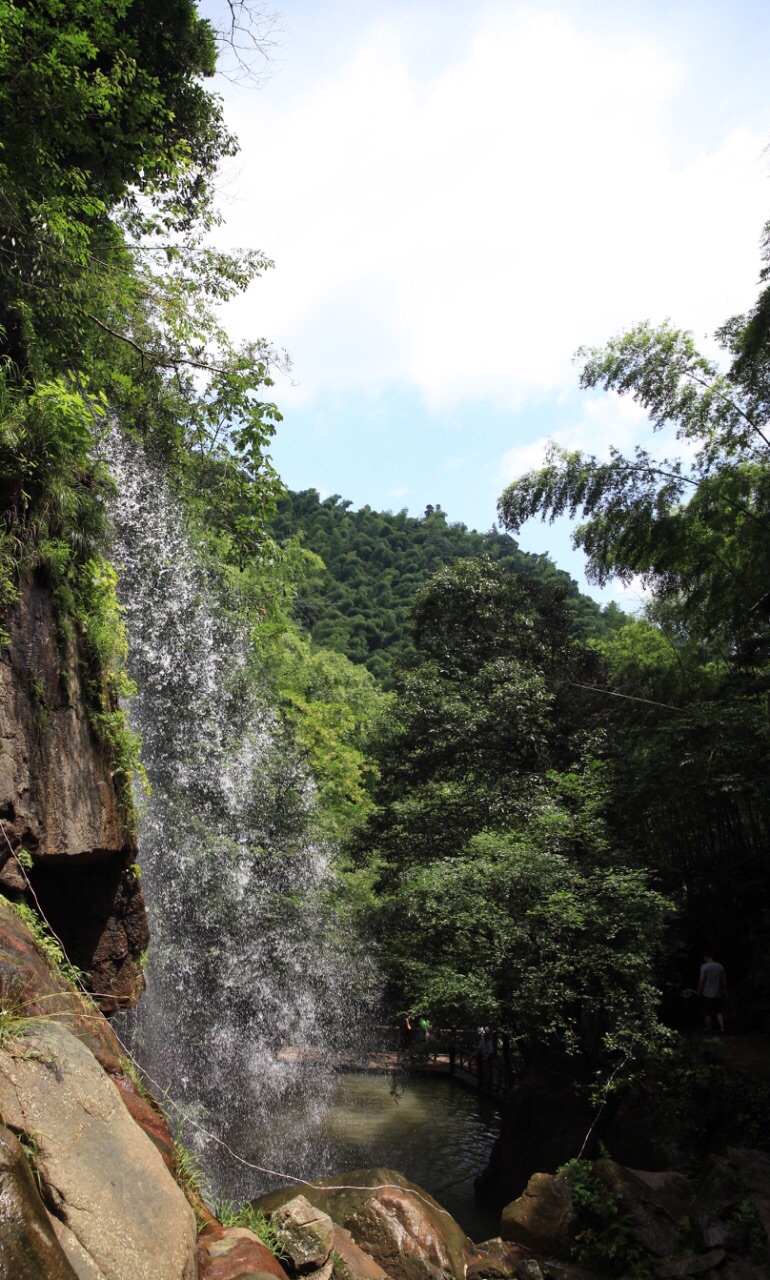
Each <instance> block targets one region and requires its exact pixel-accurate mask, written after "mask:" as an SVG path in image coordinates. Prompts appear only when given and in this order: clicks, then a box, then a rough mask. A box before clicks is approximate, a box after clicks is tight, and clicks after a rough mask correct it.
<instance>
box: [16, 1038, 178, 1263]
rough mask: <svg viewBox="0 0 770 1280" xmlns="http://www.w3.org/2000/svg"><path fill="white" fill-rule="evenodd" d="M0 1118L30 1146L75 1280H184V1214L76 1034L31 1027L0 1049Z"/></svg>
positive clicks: (161, 1168) (152, 1151)
mask: <svg viewBox="0 0 770 1280" xmlns="http://www.w3.org/2000/svg"><path fill="white" fill-rule="evenodd" d="M0 1111H2V1114H3V1117H4V1118H5V1120H6V1123H7V1125H8V1127H9V1128H10V1129H11V1130H15V1131H17V1132H19V1133H25V1134H27V1135H28V1142H29V1141H33V1142H34V1145H33V1148H32V1161H33V1164H34V1167H35V1170H36V1172H37V1177H38V1179H39V1185H40V1192H41V1196H42V1199H43V1203H44V1205H45V1208H46V1209H47V1210H48V1218H49V1221H50V1223H51V1225H52V1227H53V1230H54V1233H55V1235H56V1238H57V1240H58V1242H59V1244H60V1246H61V1249H62V1250H63V1252H64V1254H65V1255H66V1257H67V1258H68V1259H69V1262H70V1264H71V1267H72V1270H73V1271H74V1272H75V1273H76V1275H77V1276H79V1277H81V1280H86V1278H88V1280H91V1277H92V1276H93V1277H97V1276H98V1277H104V1278H105V1280H194V1277H195V1276H196V1227H195V1218H194V1216H193V1212H192V1210H191V1208H190V1206H189V1205H188V1204H187V1201H186V1200H185V1198H184V1196H183V1194H182V1192H181V1191H180V1189H179V1187H178V1186H177V1185H176V1183H175V1182H174V1181H173V1179H172V1178H171V1177H170V1176H169V1174H168V1171H167V1169H166V1167H165V1165H164V1163H163V1159H162V1157H161V1155H160V1153H159V1152H158V1150H157V1149H156V1147H155V1146H154V1145H153V1143H152V1142H151V1141H150V1139H149V1138H148V1137H147V1136H146V1134H145V1133H143V1132H142V1130H141V1129H140V1128H139V1126H138V1125H136V1124H135V1123H134V1121H133V1120H132V1118H131V1116H130V1115H129V1113H128V1111H127V1109H126V1108H125V1107H124V1105H123V1102H122V1100H121V1096H120V1093H119V1092H118V1090H117V1089H116V1087H115V1085H114V1083H113V1082H112V1080H110V1079H109V1077H108V1076H107V1074H106V1073H105V1072H104V1070H103V1069H102V1068H101V1066H100V1065H99V1063H98V1062H97V1061H96V1059H95V1058H94V1056H93V1054H92V1053H90V1052H89V1050H88V1049H87V1048H86V1047H85V1045H84V1044H83V1043H82V1042H81V1041H80V1040H79V1039H78V1038H77V1037H76V1036H74V1035H73V1034H72V1033H71V1032H70V1031H68V1030H67V1029H66V1028H65V1027H63V1026H61V1025H59V1024H58V1023H57V1022H54V1021H51V1020H48V1021H40V1022H39V1023H34V1024H32V1026H29V1027H27V1028H26V1029H25V1030H24V1032H23V1034H22V1035H21V1036H20V1037H19V1038H17V1039H15V1040H11V1041H9V1042H7V1043H6V1046H5V1047H4V1048H0ZM44 1274H45V1273H44ZM64 1274H65V1275H66V1272H65V1273H64Z"/></svg>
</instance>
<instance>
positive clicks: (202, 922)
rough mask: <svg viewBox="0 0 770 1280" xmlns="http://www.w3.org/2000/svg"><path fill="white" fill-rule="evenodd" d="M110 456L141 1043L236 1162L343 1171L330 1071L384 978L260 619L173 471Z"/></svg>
mask: <svg viewBox="0 0 770 1280" xmlns="http://www.w3.org/2000/svg"><path fill="white" fill-rule="evenodd" d="M107 452H108V460H109V463H110V466H111V468H112V471H113V474H114V475H115V478H116V480H117V483H118V497H117V499H116V503H115V509H114V515H113V518H114V523H115V528H116V539H115V546H114V550H113V558H114V560H115V563H116V564H117V566H118V568H119V573H120V581H119V594H120V598H121V601H122V604H123V607H124V609H125V614H126V623H127V628H128V634H129V644H130V659H129V667H130V672H131V675H132V678H133V679H134V680H135V681H136V684H137V688H138V692H137V695H136V697H135V698H134V699H133V700H132V702H131V706H130V718H131V721H132V723H133V725H134V727H135V728H136V729H137V730H138V731H139V732H140V734H141V735H142V739H143V759H144V763H145V767H146V769H147V773H148V776H149V779H150V783H151V786H152V795H151V797H150V798H149V799H148V800H145V801H143V802H142V810H143V812H142V816H141V820H140V829H139V844H140V862H141V865H142V869H143V879H142V885H143V888H144V891H145V896H146V899H147V905H148V912H149V916H150V927H151V931H152V942H151V949H150V964H149V969H148V974H147V993H146V994H145V996H144V998H143V999H142V1000H141V1001H140V1004H139V1006H138V1008H137V1010H135V1011H134V1012H133V1013H132V1014H131V1015H129V1016H128V1019H127V1020H128V1024H129V1026H128V1034H129V1035H130V1037H131V1042H132V1046H133V1048H134V1051H135V1053H136V1056H137V1057H138V1059H139V1061H140V1062H141V1063H143V1064H144V1065H145V1066H146V1068H147V1070H148V1071H149V1072H150V1073H151V1074H152V1076H153V1077H154V1078H155V1079H156V1080H159V1081H160V1082H161V1083H162V1084H163V1085H164V1086H165V1087H167V1088H168V1089H169V1091H170V1093H171V1096H172V1097H173V1098H174V1099H175V1100H177V1101H179V1102H181V1103H182V1104H184V1105H185V1107H186V1108H188V1109H189V1111H190V1114H197V1115H199V1116H200V1117H201V1118H202V1119H204V1120H205V1124H206V1127H208V1128H209V1129H212V1130H213V1131H215V1132H217V1133H218V1134H219V1135H220V1136H221V1137H223V1138H224V1139H226V1141H227V1142H229V1143H230V1144H231V1145H232V1146H234V1147H235V1148H236V1149H238V1150H240V1152H241V1154H243V1155H244V1156H246V1157H247V1158H248V1159H250V1160H254V1161H256V1162H258V1163H261V1164H264V1165H268V1166H270V1167H273V1168H283V1169H285V1170H286V1171H287V1172H289V1173H293V1174H296V1175H297V1176H301V1177H307V1176H317V1175H319V1174H321V1173H324V1172H329V1169H328V1163H327V1153H326V1152H325V1151H324V1150H323V1147H322V1145H321V1144H320V1139H319V1137H318V1133H319V1129H318V1125H319V1122H320V1119H321V1117H322V1114H323V1110H324V1106H325V1102H326V1099H327V1098H328V1095H329V1091H330V1087H331V1083H332V1080H333V1076H332V1071H331V1066H332V1061H333V1057H334V1054H335V1052H336V1051H337V1049H338V1048H340V1047H342V1046H343V1045H344V1047H345V1048H346V1049H349V1048H350V1045H351V1041H352V1040H353V1038H354V1036H355V1029H354V1026H355V1023H356V1011H357V1009H359V1008H360V1005H361V1000H360V996H361V992H362V989H363V988H364V987H365V986H366V985H367V983H368V982H370V981H371V971H370V970H369V968H368V966H367V964H366V963H365V962H364V961H363V959H362V957H361V956H360V955H356V954H353V953H352V949H351V947H350V944H349V942H347V943H345V944H344V945H343V942H342V940H341V930H339V929H338V928H337V926H336V921H335V915H334V905H333V903H334V887H335V881H334V875H333V872H332V870H331V867H330V854H329V850H328V848H327V847H326V845H325V844H324V843H323V842H322V841H320V840H318V839H317V838H314V836H313V827H314V803H315V801H314V792H313V787H312V784H311V782H310V781H309V779H308V777H307V775H306V774H305V772H304V771H303V769H302V767H301V764H300V762H299V760H298V756H297V753H296V751H295V749H294V747H293V745H292V743H291V741H290V739H289V737H288V735H287V734H286V732H285V731H283V730H282V728H281V726H280V724H279V722H278V720H277V718H276V716H275V714H274V713H273V711H272V710H271V709H270V707H269V704H268V699H267V696H266V693H265V689H264V687H263V686H261V685H260V682H259V679H258V678H257V672H256V670H255V659H254V656H253V652H252V647H251V645H250V637H249V630H248V626H247V624H246V623H244V621H243V618H242V617H241V618H240V619H239V618H238V616H237V611H236V610H228V608H227V607H226V603H225V599H224V597H225V594H226V592H225V589H224V587H223V585H222V583H221V581H218V580H217V578H216V575H215V574H214V572H213V571H212V570H211V568H210V567H207V565H206V560H205V557H204V556H203V554H202V552H201V548H200V545H199V544H198V543H197V542H196V539H195V537H194V536H193V535H192V534H191V532H190V529H189V527H188V525H187V523H186V521H185V518H184V515H183V513H182V510H181V508H180V505H179V503H178V502H177V500H176V499H175V497H174V495H173V494H172V492H171V490H170V488H169V486H168V484H167V483H166V481H165V480H164V478H163V475H162V473H161V471H160V469H159V468H156V467H154V466H152V465H151V464H150V463H148V461H147V460H146V458H145V457H144V455H143V453H142V452H141V450H140V449H139V448H138V447H137V446H135V445H133V444H129V443H127V442H125V441H123V440H120V439H119V438H118V437H117V435H115V436H113V438H112V439H111V440H110V442H109V444H108V446H107ZM288 1111H292V1112H293V1113H295V1114H293V1115H292V1121H291V1123H290V1124H284V1122H283V1120H282V1117H286V1115H287V1112H288ZM296 1113H299V1114H300V1115H301V1123H299V1124H298V1123H297V1114H296ZM202 1155H203V1159H204V1165H205V1168H206V1175H207V1181H208V1184H209V1186H210V1188H211V1190H212V1192H213V1193H214V1194H216V1195H219V1196H227V1197H234V1198H237V1199H239V1200H243V1199H245V1198H247V1197H249V1196H253V1195H255V1194H257V1193H258V1192H259V1191H260V1190H262V1189H264V1184H260V1183H259V1181H258V1180H257V1179H256V1176H255V1175H250V1174H248V1173H247V1172H244V1170H243V1169H242V1168H239V1167H238V1166H237V1165H235V1164H233V1162H231V1161H229V1160H228V1158H227V1157H226V1156H225V1155H224V1154H223V1153H222V1152H221V1151H219V1150H218V1149H217V1148H216V1146H214V1145H213V1144H211V1146H210V1148H209V1149H208V1150H207V1149H205V1148H204V1149H203V1150H202Z"/></svg>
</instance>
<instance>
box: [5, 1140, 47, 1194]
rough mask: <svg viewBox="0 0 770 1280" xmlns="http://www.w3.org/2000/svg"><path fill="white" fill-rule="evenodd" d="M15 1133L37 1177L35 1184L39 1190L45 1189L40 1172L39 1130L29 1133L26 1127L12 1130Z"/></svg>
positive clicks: (33, 1173) (32, 1171)
mask: <svg viewBox="0 0 770 1280" xmlns="http://www.w3.org/2000/svg"><path fill="white" fill-rule="evenodd" d="M12 1132H14V1133H15V1135H16V1138H17V1141H18V1143H19V1146H20V1147H21V1150H22V1153H23V1155H24V1158H25V1159H26V1161H27V1164H28V1165H29V1167H30V1170H31V1173H32V1177H33V1178H34V1179H35V1186H36V1187H37V1189H38V1191H39V1192H42V1190H43V1177H42V1174H41V1172H40V1163H39V1161H40V1145H39V1143H38V1140H37V1136H36V1134H37V1132H38V1131H37V1130H33V1132H32V1133H27V1131H26V1130H25V1129H16V1130H12Z"/></svg>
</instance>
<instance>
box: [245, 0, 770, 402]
mask: <svg viewBox="0 0 770 1280" xmlns="http://www.w3.org/2000/svg"><path fill="white" fill-rule="evenodd" d="M474 22H475V28H474V30H473V32H472V35H471V37H470V38H469V40H468V41H467V43H465V44H464V45H462V46H461V47H460V48H457V47H456V46H455V48H454V51H453V53H452V54H451V56H450V57H449V58H448V59H444V61H443V63H442V62H441V60H440V59H436V58H433V59H432V60H429V61H426V62H421V60H420V58H419V57H418V56H416V55H415V52H414V48H413V47H412V46H411V45H410V40H411V36H412V34H413V33H412V28H411V27H410V25H409V24H408V23H406V24H404V23H402V22H400V21H399V20H397V19H396V18H394V19H393V21H392V22H388V21H385V22H382V23H380V24H379V25H378V26H376V27H375V28H373V29H371V30H370V32H369V34H368V35H367V36H366V38H362V39H361V40H360V42H359V43H358V44H357V46H356V47H355V48H353V49H350V48H348V47H347V46H346V47H345V51H344V52H341V53H339V54H333V55H330V56H319V58H318V62H317V65H316V67H315V68H312V69H308V66H307V64H304V65H303V74H304V78H302V77H299V76H298V75H295V78H294V80H291V74H292V73H291V72H290V69H289V68H288V67H287V68H285V69H284V70H283V71H282V72H281V73H280V74H281V75H289V81H288V82H287V86H286V88H285V89H284V90H283V91H282V92H280V93H273V90H274V86H275V85H276V84H277V81H273V82H271V84H270V85H268V87H267V88H266V89H265V90H263V91H262V93H261V94H259V95H253V96H252V97H250V98H248V99H246V98H245V97H243V96H242V95H234V96H231V106H232V107H233V108H234V111H231V112H230V116H231V118H232V122H233V125H234V127H235V130H236V132H237V133H238V134H239V136H240V138H241V141H242V144H243V152H242V155H241V157H240V160H239V163H240V166H241V167H240V176H239V177H238V179H237V181H234V183H233V185H234V186H235V187H237V189H238V194H239V195H240V197H241V199H240V200H239V201H237V202H235V203H234V204H233V205H232V207H230V208H229V209H228V210H227V216H228V224H229V231H228V238H229V239H230V240H231V241H232V242H236V243H254V242H255V240H256V241H257V242H258V243H259V245H260V247H262V248H264V249H265V251H266V252H268V253H269V254H270V255H271V256H273V257H274V258H275V259H276V261H277V270H276V272H274V273H272V275H271V277H269V278H268V279H266V280H265V281H263V282H261V283H259V284H258V286H257V287H256V288H255V289H254V290H253V291H252V292H251V293H250V294H249V295H248V296H247V298H245V299H244V300H243V301H242V302H240V303H238V304H237V305H235V306H234V307H233V309H232V314H231V320H230V323H231V325H232V327H233V328H234V329H235V330H236V331H241V332H243V333H246V332H252V333H253V332H254V331H256V332H257V333H259V334H263V333H264V334H266V335H268V336H269V337H271V338H272V339H273V340H274V341H276V342H277V343H279V344H280V345H282V346H286V347H288V349H289V350H290V352H291V354H292V356H293V358H294V368H295V376H296V378H297V379H298V382H299V386H298V387H297V388H295V389H287V390H286V391H285V392H284V391H282V393H281V398H282V403H284V404H286V405H287V407H288V406H289V405H290V404H291V403H292V401H296V400H302V399H312V398H314V397H316V396H319V395H321V394H328V393H329V391H330V390H331V391H334V390H337V389H339V390H344V389H350V388H356V389H360V388H371V389H373V390H376V389H380V388H382V387H383V386H385V385H388V384H391V383H393V382H400V383H402V384H405V385H411V386H412V387H417V388H418V389H419V390H420V392H421V393H422V395H423V396H424V397H425V400H426V402H427V403H428V404H429V405H431V406H433V407H436V408H443V407H445V406H447V405H450V404H454V403H457V402H459V401H462V400H463V399H468V398H475V399H479V398H484V399H490V400H493V401H496V402H497V403H499V404H501V405H504V406H510V407H518V406H520V405H521V404H522V403H524V402H525V401H526V400H527V399H531V398H533V397H534V398H543V397H545V396H547V395H548V394H551V393H553V392H554V391H555V390H556V391H558V390H559V389H563V388H566V387H572V386H574V381H575V373H574V369H573V367H572V365H571V356H572V353H573V352H574V350H575V348H576V347H577V346H578V345H579V344H580V343H581V342H592V341H601V340H603V339H604V338H606V337H607V336H609V334H610V333H611V332H613V331H615V330H616V329H618V328H620V327H622V326H623V325H626V324H628V323H631V322H632V321H634V320H637V319H642V318H645V317H646V316H650V317H652V318H653V319H662V318H663V317H664V316H665V315H667V314H671V315H672V316H674V317H675V318H676V319H677V321H679V322H681V323H683V324H686V325H689V326H692V327H694V328H695V329H696V330H697V331H698V332H701V331H703V330H707V329H712V328H713V327H714V326H715V325H716V324H717V323H719V321H720V320H722V319H723V318H725V316H726V315H727V314H729V313H730V312H731V311H732V310H735V309H739V308H740V307H742V306H745V305H746V304H747V303H748V302H749V301H750V300H751V296H752V289H753V282H754V280H755V278H756V274H757V267H758V259H757V252H756V243H757V238H758V235H759V230H760V227H761V224H762V221H763V219H764V216H765V205H766V200H767V189H766V181H765V176H764V162H763V160H762V158H761V152H762V146H763V138H762V137H760V136H759V135H758V134H752V133H750V132H748V131H744V132H734V133H732V134H731V135H730V136H727V137H718V138H714V139H713V140H712V141H711V143H710V144H709V145H707V146H701V147H700V149H699V150H698V151H697V153H695V154H692V153H690V154H688V152H687V147H686V146H684V145H683V144H682V140H681V139H680V138H678V137H675V136H674V134H673V132H672V130H673V127H674V125H673V121H674V119H675V112H674V106H675V103H676V101H677V94H678V93H680V91H682V90H683V89H684V88H685V87H686V84H687V75H688V68H687V65H686V63H685V62H684V60H683V59H681V58H678V57H677V56H674V54H673V53H672V52H671V50H669V49H663V48H660V47H657V46H656V45H655V43H654V41H653V40H651V39H646V40H644V39H640V38H639V36H638V33H636V32H634V31H629V33H628V37H627V39H625V40H621V39H620V38H619V37H618V36H617V35H615V36H614V37H613V38H612V39H610V38H609V37H604V36H601V35H597V34H590V33H589V32H588V31H587V30H583V29H582V28H579V27H578V26H577V25H575V24H574V23H573V22H572V21H571V20H570V19H568V18H566V17H563V16H560V15H559V13H558V12H557V11H554V12H550V13H543V12H537V11H532V10H529V9H519V8H511V7H509V6H506V7H505V8H502V9H483V8H482V9H480V10H479V13H478V18H475V17H474ZM323 52H324V53H325V54H327V55H328V53H329V51H328V50H325V51H323ZM271 94H272V95H273V96H272V97H271ZM768 123H769V124H770V115H769V117H768Z"/></svg>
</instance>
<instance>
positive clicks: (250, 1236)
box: [198, 1223, 288, 1280]
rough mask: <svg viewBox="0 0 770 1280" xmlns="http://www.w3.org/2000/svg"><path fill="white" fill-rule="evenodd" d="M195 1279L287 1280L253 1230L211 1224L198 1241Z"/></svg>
mask: <svg viewBox="0 0 770 1280" xmlns="http://www.w3.org/2000/svg"><path fill="white" fill-rule="evenodd" d="M198 1276H199V1280H276V1277H277V1280H288V1276H287V1275H286V1272H285V1271H284V1269H283V1267H282V1266H281V1264H280V1262H279V1261H278V1259H277V1258H276V1257H275V1256H274V1255H273V1254H272V1253H271V1252H270V1250H269V1249H268V1248H267V1245H264V1244H263V1243H262V1241H261V1240H260V1239H259V1237H258V1236H256V1235H254V1232H253V1231H248V1230H247V1229H246V1228H245V1227H221V1226H219V1224H218V1223H212V1224H210V1225H209V1226H208V1227H206V1228H205V1229H204V1230H203V1231H202V1232H201V1234H200V1237H199V1240H198Z"/></svg>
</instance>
